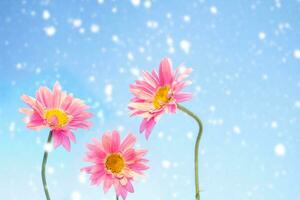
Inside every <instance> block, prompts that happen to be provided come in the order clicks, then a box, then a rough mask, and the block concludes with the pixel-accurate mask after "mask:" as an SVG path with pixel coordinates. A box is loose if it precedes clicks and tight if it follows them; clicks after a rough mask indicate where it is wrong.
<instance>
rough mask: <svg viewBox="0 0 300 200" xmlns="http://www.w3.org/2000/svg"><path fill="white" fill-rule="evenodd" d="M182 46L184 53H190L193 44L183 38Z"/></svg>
mask: <svg viewBox="0 0 300 200" xmlns="http://www.w3.org/2000/svg"><path fill="white" fill-rule="evenodd" d="M180 48H181V49H182V50H183V51H184V53H186V54H188V53H189V52H190V48H191V44H190V42H189V41H187V40H181V41H180Z"/></svg>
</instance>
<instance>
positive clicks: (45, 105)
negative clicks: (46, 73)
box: [20, 82, 92, 151]
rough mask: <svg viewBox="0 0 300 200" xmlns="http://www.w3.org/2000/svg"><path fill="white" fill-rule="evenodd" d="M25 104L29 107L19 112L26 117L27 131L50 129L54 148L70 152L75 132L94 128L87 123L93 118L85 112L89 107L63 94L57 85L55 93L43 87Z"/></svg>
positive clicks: (28, 97) (23, 98)
mask: <svg viewBox="0 0 300 200" xmlns="http://www.w3.org/2000/svg"><path fill="white" fill-rule="evenodd" d="M22 100H23V101H24V102H25V103H26V104H27V105H28V106H29V107H30V108H22V109H20V112H22V113H24V114H26V115H27V117H26V118H25V122H26V123H27V127H28V128H30V129H33V130H40V129H42V128H47V127H48V128H50V129H51V131H52V136H53V140H54V147H55V148H56V147H58V146H60V145H62V146H63V147H64V148H65V149H66V150H68V151H70V148H71V144H70V140H72V141H74V142H75V140H76V138H75V136H74V134H73V132H72V130H73V129H77V128H84V129H86V128H89V127H90V125H91V124H90V122H88V121H87V119H89V118H90V117H91V116H92V114H91V113H88V112H86V110H87V108H88V107H87V106H86V105H85V104H84V102H83V101H82V100H80V99H77V98H74V97H73V96H71V95H70V94H67V93H66V92H63V91H61V87H60V84H59V83H58V82H56V83H55V84H54V87H53V91H50V90H49V88H47V87H40V88H39V90H38V91H37V93H36V98H32V97H30V96H27V95H23V96H22Z"/></svg>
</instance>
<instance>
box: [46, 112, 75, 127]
mask: <svg viewBox="0 0 300 200" xmlns="http://www.w3.org/2000/svg"><path fill="white" fill-rule="evenodd" d="M44 117H45V119H46V120H47V123H48V124H49V125H50V126H51V127H54V128H62V127H63V126H65V125H66V124H68V122H69V117H68V115H67V113H65V112H64V111H62V110H60V109H49V110H46V112H45V114H44Z"/></svg>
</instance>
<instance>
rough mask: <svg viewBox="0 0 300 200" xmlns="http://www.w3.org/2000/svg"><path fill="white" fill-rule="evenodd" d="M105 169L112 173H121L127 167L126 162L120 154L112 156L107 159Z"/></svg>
mask: <svg viewBox="0 0 300 200" xmlns="http://www.w3.org/2000/svg"><path fill="white" fill-rule="evenodd" d="M105 167H106V169H107V170H109V171H111V172H112V173H120V172H121V171H122V170H123V169H124V167H125V160H124V158H123V157H122V156H121V155H120V154H116V153H113V154H110V155H109V156H108V157H107V158H106V161H105Z"/></svg>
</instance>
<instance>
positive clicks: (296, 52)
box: [294, 49, 300, 59]
mask: <svg viewBox="0 0 300 200" xmlns="http://www.w3.org/2000/svg"><path fill="white" fill-rule="evenodd" d="M294 57H295V58H296V59H300V49H295V50H294Z"/></svg>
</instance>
